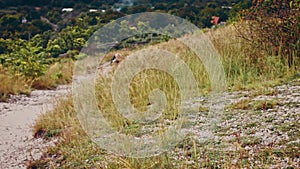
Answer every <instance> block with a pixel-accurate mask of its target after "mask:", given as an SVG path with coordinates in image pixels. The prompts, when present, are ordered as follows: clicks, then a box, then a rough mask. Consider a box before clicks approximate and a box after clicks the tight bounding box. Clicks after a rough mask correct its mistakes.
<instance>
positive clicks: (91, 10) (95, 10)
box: [89, 9, 98, 12]
mask: <svg viewBox="0 0 300 169" xmlns="http://www.w3.org/2000/svg"><path fill="white" fill-rule="evenodd" d="M97 11H98V10H97V9H90V10H89V12H97Z"/></svg>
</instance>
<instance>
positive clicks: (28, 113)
mask: <svg viewBox="0 0 300 169" xmlns="http://www.w3.org/2000/svg"><path fill="white" fill-rule="evenodd" d="M70 88H71V86H70V85H69V86H68V85H63V86H59V87H58V88H57V89H56V90H35V91H33V92H32V93H31V94H30V96H25V95H20V96H12V97H11V99H10V100H9V101H8V102H6V103H0V136H1V137H0V168H1V169H2V168H3V169H8V168H18V169H19V168H26V164H27V163H30V161H31V160H35V159H38V158H40V156H41V155H42V151H43V150H44V149H45V147H47V146H51V145H53V142H55V139H54V140H52V141H45V140H43V139H34V138H33V136H32V135H33V133H32V125H33V124H34V121H35V120H36V119H37V117H38V115H39V114H41V113H45V112H46V111H49V110H51V109H52V108H53V106H54V105H55V99H56V98H58V97H60V96H65V95H66V94H67V93H68V92H69V91H70Z"/></svg>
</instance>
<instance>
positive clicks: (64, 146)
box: [31, 26, 299, 168]
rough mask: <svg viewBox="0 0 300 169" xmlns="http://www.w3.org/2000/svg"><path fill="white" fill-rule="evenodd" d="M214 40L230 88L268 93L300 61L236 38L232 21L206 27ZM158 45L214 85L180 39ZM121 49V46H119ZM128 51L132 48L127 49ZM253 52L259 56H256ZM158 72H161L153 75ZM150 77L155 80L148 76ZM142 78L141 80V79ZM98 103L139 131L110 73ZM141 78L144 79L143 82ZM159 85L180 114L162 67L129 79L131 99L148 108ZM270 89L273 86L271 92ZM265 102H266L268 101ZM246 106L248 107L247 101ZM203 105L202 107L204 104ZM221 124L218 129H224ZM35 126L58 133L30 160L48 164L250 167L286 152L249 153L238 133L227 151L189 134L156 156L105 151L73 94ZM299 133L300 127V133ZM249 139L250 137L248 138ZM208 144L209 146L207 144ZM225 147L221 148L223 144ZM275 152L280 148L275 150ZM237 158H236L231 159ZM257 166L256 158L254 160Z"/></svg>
mask: <svg viewBox="0 0 300 169" xmlns="http://www.w3.org/2000/svg"><path fill="white" fill-rule="evenodd" d="M207 34H208V35H209V36H210V38H211V40H212V41H213V43H214V45H215V47H216V49H217V50H218V51H219V53H220V54H221V56H222V59H221V60H222V62H223V66H224V69H225V72H226V75H227V84H228V87H229V91H236V90H250V91H251V92H252V93H254V94H253V95H263V94H270V92H269V90H267V89H268V87H272V86H276V85H278V84H280V83H282V82H283V81H287V80H290V79H292V78H293V77H296V76H295V75H297V73H298V74H299V72H297V69H296V66H297V65H299V63H295V65H294V66H293V67H288V66H287V64H286V61H285V60H284V59H281V58H280V57H276V56H266V55H265V54H264V53H263V52H262V51H255V49H252V48H251V46H249V45H248V44H247V43H246V42H245V41H243V40H242V39H240V38H237V36H236V32H235V31H234V27H232V26H227V27H225V28H221V29H217V30H215V31H210V32H207ZM152 47H154V48H163V49H168V50H169V51H170V52H172V53H176V54H177V55H178V56H179V57H180V58H181V59H183V60H184V61H185V62H186V63H188V65H189V66H190V68H191V69H192V71H193V73H194V75H195V77H196V80H197V81H198V84H199V85H198V87H199V89H200V90H201V91H202V93H203V94H206V93H207V92H209V90H210V86H209V85H210V84H209V81H208V77H207V74H206V72H205V70H204V68H203V66H202V64H201V62H200V61H199V60H197V59H196V57H195V55H194V54H193V53H192V52H190V51H188V50H187V49H186V48H185V47H183V46H182V45H181V44H180V43H178V42H176V41H174V40H171V41H169V42H166V43H162V44H158V45H155V46H152ZM121 52H123V51H121ZM126 52H127V54H130V53H131V52H134V51H126ZM253 55H255V56H257V58H255V59H254V58H253ZM155 75H158V77H157V78H155V77H154V76H155ZM150 79H151V80H150ZM141 82H143V83H141ZM98 84H99V85H98V86H99V87H98V88H97V94H98V99H99V101H98V104H99V107H100V108H101V109H102V110H103V111H104V113H106V114H107V115H109V116H108V117H113V124H114V127H115V128H116V129H117V130H119V131H122V132H125V133H130V134H137V133H138V132H139V126H136V124H132V123H131V122H130V121H126V120H124V119H123V118H120V116H119V115H118V113H115V112H117V111H116V108H115V107H114V106H113V104H112V99H111V94H110V89H109V88H108V87H109V84H110V80H109V78H108V79H107V78H104V77H99V80H98ZM139 84H143V85H139ZM155 87H159V88H161V89H162V90H163V91H166V93H167V98H169V100H168V104H167V109H166V111H165V113H164V115H165V116H164V117H163V118H168V119H172V117H176V109H177V107H176V106H174V105H176V104H174V103H176V100H178V93H177V91H176V90H174V87H175V88H176V84H174V81H173V79H172V78H171V77H169V76H168V75H165V74H163V73H158V72H156V71H154V70H149V71H144V72H142V73H141V74H139V75H138V76H136V77H135V78H134V79H133V81H132V83H131V88H130V91H131V99H132V100H131V101H132V103H133V105H135V106H136V107H137V108H138V109H139V110H144V109H145V107H146V106H147V103H148V100H147V99H143V98H147V96H148V94H149V92H150V91H151V90H152V89H153V88H155ZM271 93H272V92H271ZM250 102H252V101H251V100H248V101H245V102H242V103H241V102H237V103H236V104H233V105H231V106H229V107H227V108H228V111H230V112H231V110H233V109H236V110H241V109H244V110H246V111H247V112H248V113H249V114H251V113H255V112H253V111H251V110H252V109H251V108H249V106H248V104H249V103H250ZM266 104H267V103H266ZM254 105H255V106H254V109H262V107H261V105H262V103H256V102H255V104H254ZM269 105H270V106H271V107H274V106H276V105H277V103H275V102H270V103H269ZM247 106H248V107H247ZM200 109H201V110H200ZM199 110H200V111H206V110H207V108H205V107H204V108H203V107H200V108H199ZM221 131H222V129H220V133H222V132H221ZM34 132H35V133H37V135H42V136H44V137H46V138H49V137H54V136H58V137H59V141H58V143H57V144H56V146H54V147H52V148H49V149H48V150H47V152H45V156H44V158H42V159H41V160H37V161H33V162H32V163H31V166H39V167H43V166H48V167H54V168H56V167H58V168H60V167H61V168H74V167H76V168H199V167H204V168H207V167H216V166H222V168H232V167H250V166H252V165H253V163H252V162H253V161H252V162H251V160H253V159H254V161H259V162H260V163H263V166H265V167H267V166H271V165H273V163H275V164H276V161H275V162H274V161H272V158H269V157H270V156H271V157H272V156H281V157H285V154H286V152H284V153H282V152H275V154H274V151H273V149H272V147H264V148H261V150H263V151H258V153H257V154H254V155H253V156H249V153H246V151H245V149H244V148H245V144H242V143H241V142H240V138H239V135H236V137H237V139H235V140H234V141H233V142H232V144H233V145H235V147H236V151H230V152H226V150H224V151H216V150H211V147H210V146H214V142H212V143H211V144H207V143H198V142H196V141H195V140H193V139H191V138H190V137H187V138H186V139H185V140H184V141H183V142H182V143H179V144H178V145H177V147H176V149H175V152H177V154H176V153H175V155H174V153H173V154H172V153H164V154H161V155H160V156H157V157H152V158H146V159H134V158H126V157H120V156H116V155H113V154H109V153H107V152H105V150H102V149H100V148H99V147H98V146H97V145H95V144H94V143H93V142H92V141H91V140H90V139H89V138H88V137H87V135H86V134H85V133H84V131H83V130H82V129H81V128H80V125H79V122H78V120H77V118H76V115H75V113H74V109H73V105H72V99H71V98H70V99H67V100H65V101H61V102H60V103H59V104H58V106H57V107H56V109H55V110H54V111H52V112H49V113H47V114H45V115H42V116H41V117H40V119H39V120H38V121H37V123H36V124H35V126H34ZM298 134H299V133H298ZM247 139H249V140H250V141H251V144H254V145H255V144H256V143H258V142H256V141H255V140H256V139H255V138H253V139H252V140H251V138H247ZM249 140H248V141H249ZM209 145H210V146H209ZM246 145H247V144H246ZM219 149H221V150H222V148H220V147H219ZM276 153H277V154H276ZM53 154H55V156H56V157H55V158H52V156H53ZM232 161H236V162H234V163H233V162H232ZM254 166H255V164H254Z"/></svg>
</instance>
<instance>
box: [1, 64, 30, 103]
mask: <svg viewBox="0 0 300 169" xmlns="http://www.w3.org/2000/svg"><path fill="white" fill-rule="evenodd" d="M0 81H1V83H0V101H6V100H7V99H8V98H9V96H10V95H16V94H29V93H30V91H31V88H30V81H29V80H28V79H26V78H25V77H24V76H23V75H19V74H11V73H9V71H8V70H7V69H5V68H3V67H2V66H1V65H0Z"/></svg>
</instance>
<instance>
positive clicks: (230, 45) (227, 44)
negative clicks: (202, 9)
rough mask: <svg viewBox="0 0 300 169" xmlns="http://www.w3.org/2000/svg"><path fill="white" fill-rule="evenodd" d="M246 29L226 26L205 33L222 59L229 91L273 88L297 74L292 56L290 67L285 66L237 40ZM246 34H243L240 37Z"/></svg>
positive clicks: (279, 59)
mask: <svg viewBox="0 0 300 169" xmlns="http://www.w3.org/2000/svg"><path fill="white" fill-rule="evenodd" d="M248 26H250V25H247V24H245V25H239V24H238V25H229V26H226V27H223V28H219V29H217V30H212V31H209V32H208V35H209V37H210V39H211V40H212V42H213V43H214V46H215V48H216V49H217V51H218V52H219V53H220V56H221V57H222V58H221V59H222V63H223V67H224V69H225V73H226V77H227V84H228V87H229V88H230V89H234V90H239V89H247V88H248V89H249V88H255V87H258V86H270V85H275V84H277V83H278V82H279V81H281V80H284V79H288V78H289V77H291V76H292V75H293V74H295V73H296V72H297V71H298V70H297V68H298V67H299V59H298V60H297V57H296V56H293V58H295V59H294V61H293V64H291V65H289V63H288V60H287V58H285V57H281V56H279V55H271V54H269V53H268V52H267V51H265V50H261V49H258V48H255V47H254V46H253V45H252V44H251V43H249V42H248V41H247V40H246V39H244V38H242V37H240V33H241V32H243V31H245V30H247V27H248ZM246 33H247V32H246V31H245V32H244V34H246ZM249 36H250V35H249Z"/></svg>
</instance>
